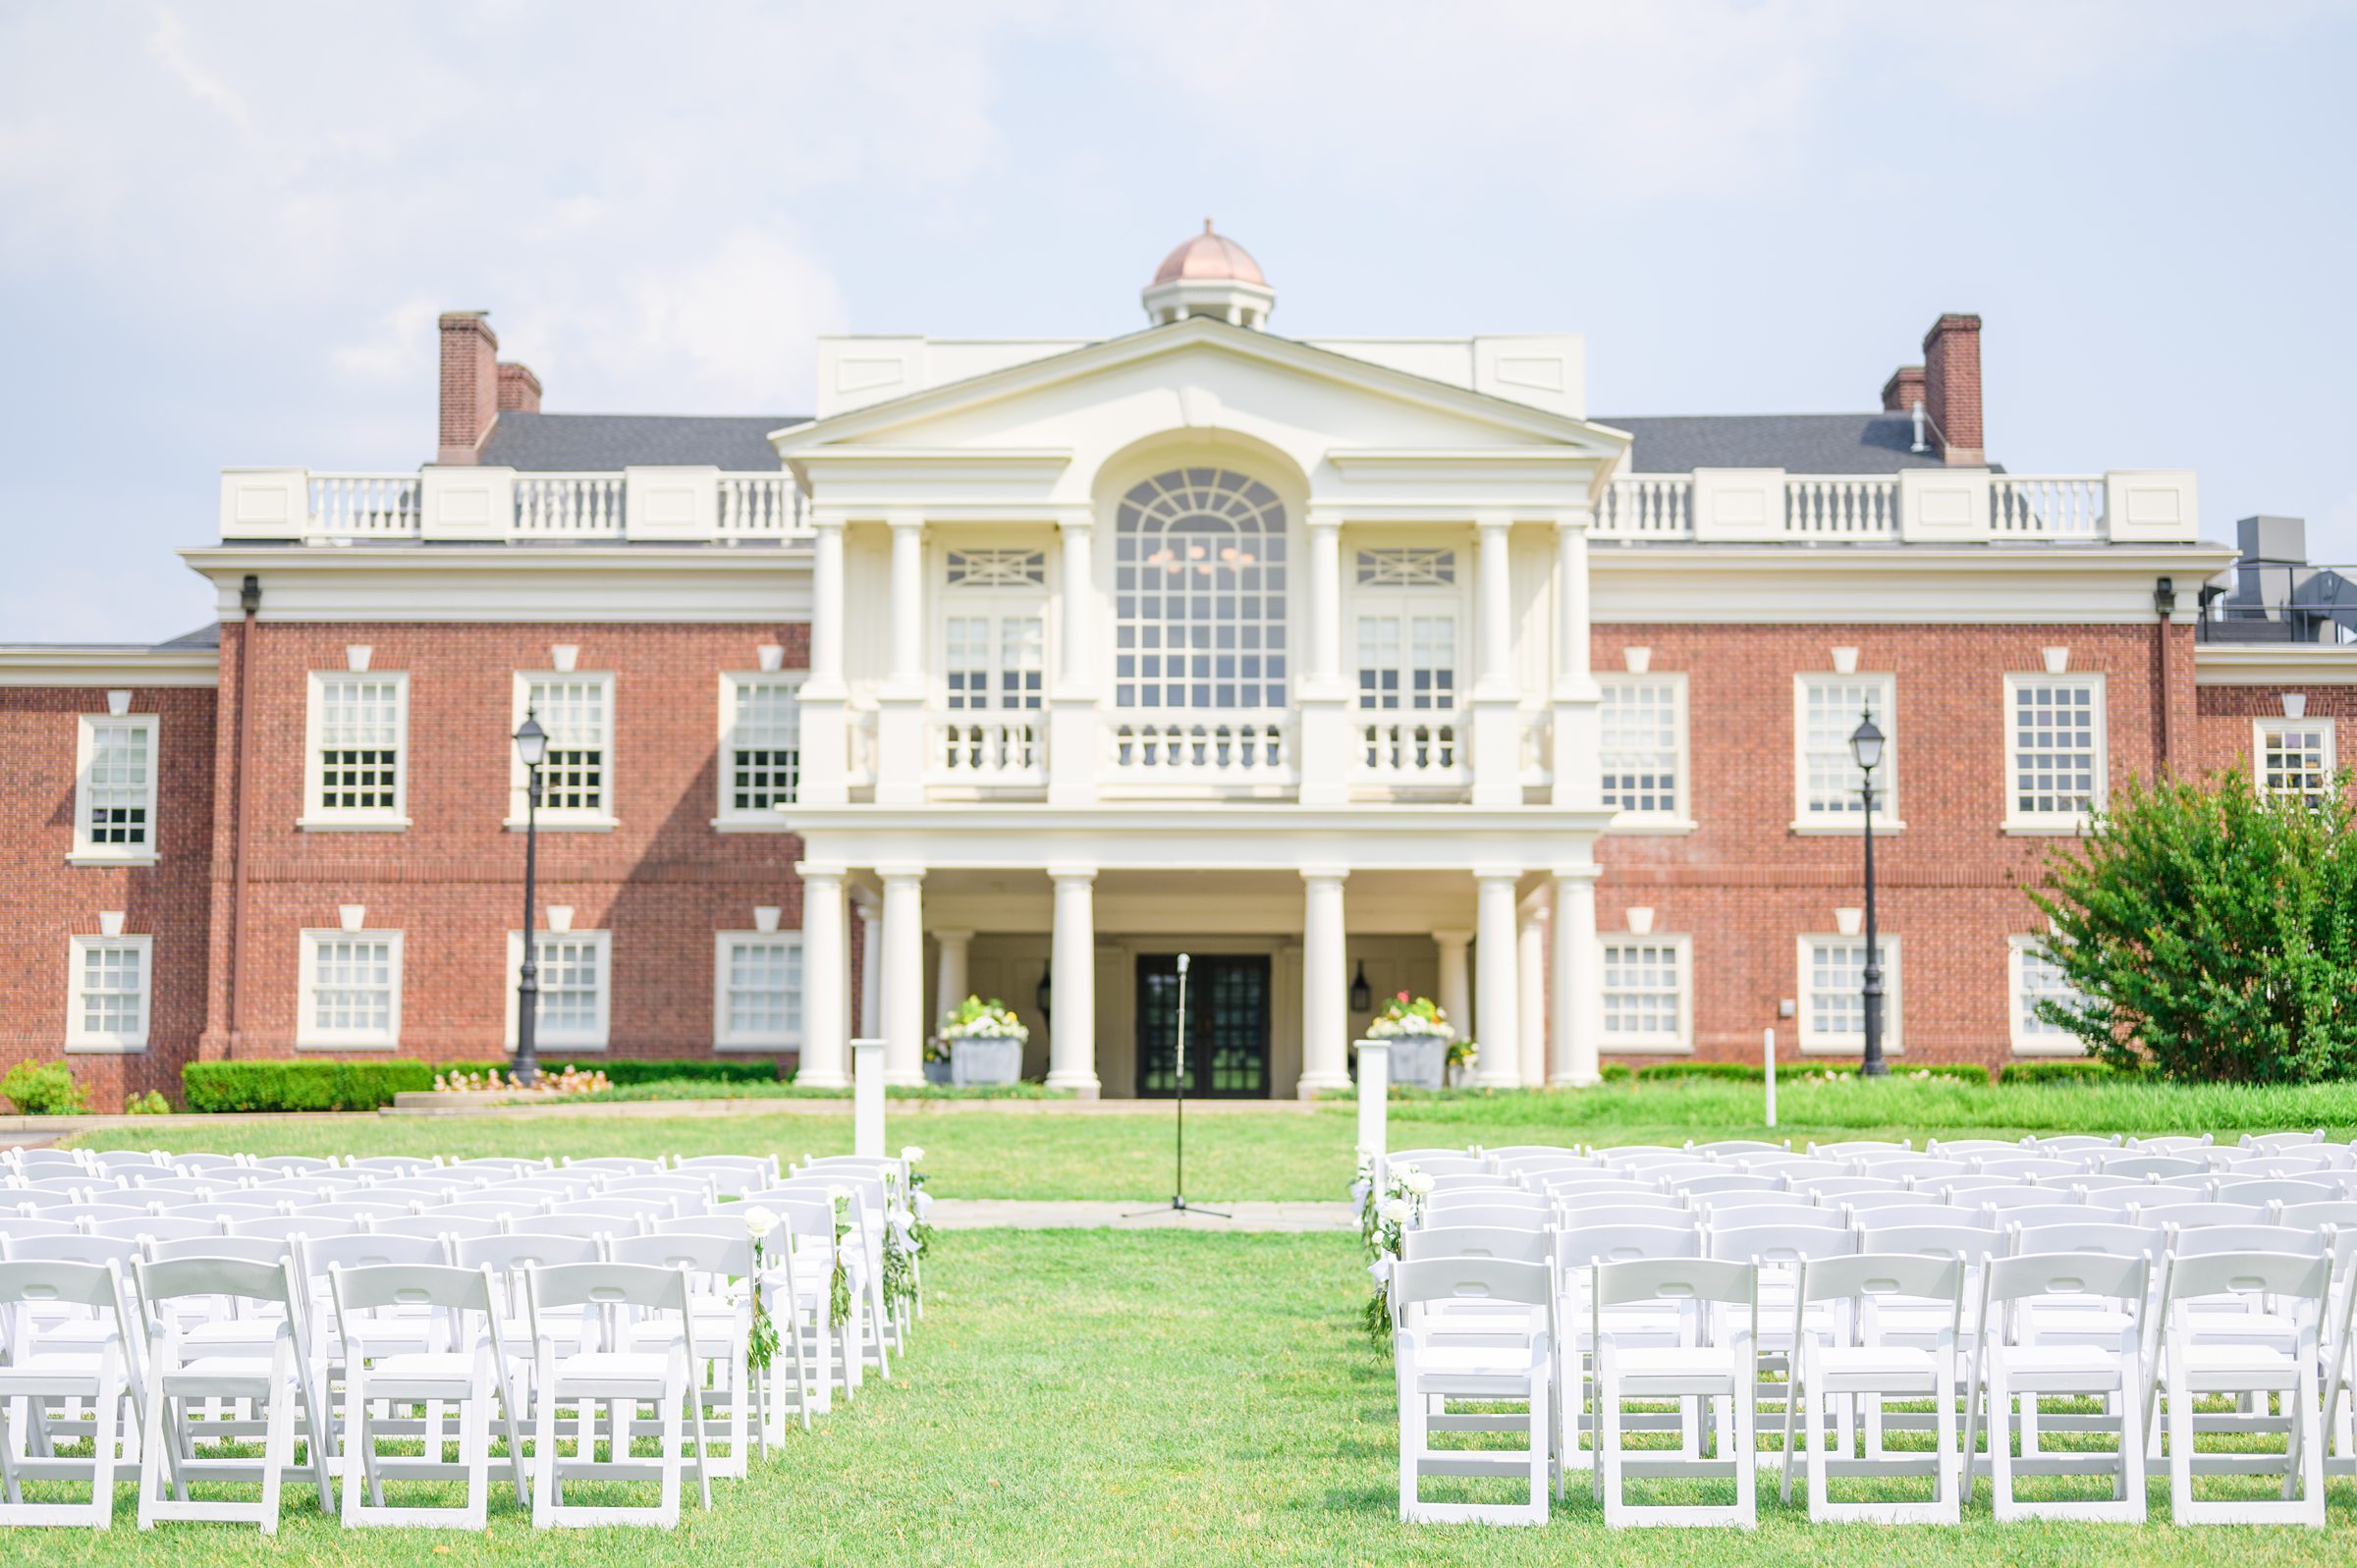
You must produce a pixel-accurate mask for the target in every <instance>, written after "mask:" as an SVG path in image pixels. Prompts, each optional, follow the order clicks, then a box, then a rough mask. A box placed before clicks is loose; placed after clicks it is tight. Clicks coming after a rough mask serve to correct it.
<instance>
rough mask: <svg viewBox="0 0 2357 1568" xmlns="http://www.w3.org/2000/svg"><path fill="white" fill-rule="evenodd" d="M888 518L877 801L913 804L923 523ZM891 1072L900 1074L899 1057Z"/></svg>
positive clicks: (921, 692)
mask: <svg viewBox="0 0 2357 1568" xmlns="http://www.w3.org/2000/svg"><path fill="white" fill-rule="evenodd" d="M890 521H891V525H892V616H891V621H892V673H891V675H890V676H888V677H887V678H886V679H885V682H884V685H883V689H882V690H881V691H879V692H878V693H877V695H876V804H878V805H880V806H914V805H921V804H922V803H923V802H924V798H925V684H926V683H925V521H924V518H922V517H921V516H911V515H909V514H904V513H903V514H895V515H894V516H893V517H892V518H891V519H890ZM890 1070H891V1071H892V1072H894V1073H896V1074H897V1073H899V1072H900V1070H901V1063H900V1060H899V1058H898V1057H897V1056H896V1057H894V1058H893V1062H892V1066H891V1069H890ZM895 1081H898V1080H897V1079H896V1080H895Z"/></svg>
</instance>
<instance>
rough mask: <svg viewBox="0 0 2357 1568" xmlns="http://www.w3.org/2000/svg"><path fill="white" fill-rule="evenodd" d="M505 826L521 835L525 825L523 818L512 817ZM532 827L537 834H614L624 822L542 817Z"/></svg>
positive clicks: (584, 818)
mask: <svg viewBox="0 0 2357 1568" xmlns="http://www.w3.org/2000/svg"><path fill="white" fill-rule="evenodd" d="M503 826H505V827H506V829H507V830H508V832H510V833H521V832H523V831H524V827H525V823H524V820H523V819H522V818H521V817H510V818H509V819H508V820H507V822H506V823H505V824H503ZM530 826H531V827H532V830H533V831H534V832H536V833H612V832H613V831H614V830H615V829H617V828H619V827H621V826H622V822H621V820H620V819H619V818H615V817H542V818H541V819H540V820H539V821H538V822H536V823H533V824H531V825H530Z"/></svg>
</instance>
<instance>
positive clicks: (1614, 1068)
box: [1596, 1061, 1637, 1083]
mask: <svg viewBox="0 0 2357 1568" xmlns="http://www.w3.org/2000/svg"><path fill="white" fill-rule="evenodd" d="M1596 1071H1597V1076H1599V1077H1601V1078H1602V1079H1603V1080H1604V1081H1605V1082H1606V1083H1633V1082H1635V1081H1636V1076H1637V1071H1636V1069H1635V1068H1634V1067H1631V1066H1630V1065H1629V1064H1628V1063H1627V1062H1625V1061H1608V1062H1606V1063H1605V1064H1604V1065H1603V1066H1601V1067H1599V1068H1597V1069H1596Z"/></svg>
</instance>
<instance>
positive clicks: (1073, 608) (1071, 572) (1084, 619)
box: [1057, 513, 1097, 691]
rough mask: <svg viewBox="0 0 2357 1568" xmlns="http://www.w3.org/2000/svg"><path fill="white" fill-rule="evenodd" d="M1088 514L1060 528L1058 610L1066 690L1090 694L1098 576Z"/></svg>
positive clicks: (1060, 663) (1094, 675)
mask: <svg viewBox="0 0 2357 1568" xmlns="http://www.w3.org/2000/svg"><path fill="white" fill-rule="evenodd" d="M1093 531H1094V530H1093V528H1092V526H1091V519H1090V518H1089V516H1088V514H1086V513H1082V514H1079V515H1077V516H1067V517H1065V518H1064V519H1062V521H1061V522H1060V523H1059V524H1058V526H1057V536H1058V538H1059V539H1060V540H1061V541H1062V542H1063V547H1064V571H1063V574H1062V576H1061V577H1060V578H1059V583H1060V587H1059V590H1058V604H1057V609H1058V611H1059V612H1060V613H1061V616H1062V622H1063V646H1062V647H1061V649H1060V650H1059V651H1060V653H1061V655H1062V657H1061V658H1060V659H1059V660H1058V661H1057V663H1058V667H1059V670H1060V672H1061V674H1062V676H1063V680H1064V684H1065V686H1066V687H1067V688H1068V689H1069V690H1074V691H1086V690H1091V689H1093V688H1094V687H1095V685H1096V683H1097V673H1096V669H1095V666H1094V663H1093V661H1094V660H1095V658H1096V646H1097V639H1096V613H1095V612H1096V607H1097V581H1096V574H1095V572H1094V570H1093V569H1092V568H1091V566H1090V554H1091V552H1090V550H1089V539H1090V536H1091V534H1092V533H1093Z"/></svg>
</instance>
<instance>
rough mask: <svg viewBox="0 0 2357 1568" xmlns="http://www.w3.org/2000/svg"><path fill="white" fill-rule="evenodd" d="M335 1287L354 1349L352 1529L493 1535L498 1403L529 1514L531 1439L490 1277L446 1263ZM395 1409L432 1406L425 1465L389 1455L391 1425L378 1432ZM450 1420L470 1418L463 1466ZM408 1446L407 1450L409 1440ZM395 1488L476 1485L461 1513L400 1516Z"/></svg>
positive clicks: (339, 1318) (349, 1410)
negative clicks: (391, 1498)
mask: <svg viewBox="0 0 2357 1568" xmlns="http://www.w3.org/2000/svg"><path fill="white" fill-rule="evenodd" d="M327 1280H328V1295H329V1298H330V1300H331V1301H332V1302H333V1304H334V1309H335V1321H336V1332H337V1337H338V1338H339V1339H340V1340H341V1341H342V1343H343V1346H344V1444H345V1462H344V1515H343V1518H344V1525H345V1528H347V1529H355V1528H357V1527H359V1526H362V1525H423V1526H441V1527H445V1528H449V1529H454V1530H480V1529H482V1528H483V1525H484V1519H485V1515H486V1513H487V1511H488V1507H489V1503H490V1493H491V1414H492V1407H493V1405H494V1404H495V1403H496V1404H497V1406H498V1409H499V1413H500V1418H501V1420H502V1422H503V1423H504V1424H505V1428H506V1436H507V1439H508V1468H509V1470H510V1472H511V1474H512V1476H513V1479H514V1481H515V1484H516V1503H517V1506H518V1507H528V1506H529V1505H530V1496H529V1493H528V1492H527V1490H526V1488H525V1484H524V1458H523V1435H522V1433H521V1430H520V1429H519V1428H518V1426H517V1409H518V1407H517V1403H516V1399H515V1395H514V1390H513V1388H512V1387H511V1386H510V1384H509V1381H508V1358H507V1353H506V1348H505V1346H504V1345H502V1343H501V1342H500V1337H499V1318H500V1308H501V1303H500V1300H499V1297H498V1295H497V1294H496V1293H495V1292H494V1290H493V1287H492V1283H491V1275H490V1271H488V1270H482V1269H455V1268H451V1267H448V1266H446V1265H439V1264H437V1265H431V1266H425V1265H414V1264H411V1265H398V1266H396V1265H375V1266H364V1267H361V1268H356V1269H346V1268H344V1267H343V1266H342V1265H340V1264H331V1265H329V1266H328V1271H327ZM421 1316H423V1317H427V1318H428V1319H429V1320H431V1321H432V1323H433V1328H434V1331H433V1332H432V1333H431V1334H430V1335H428V1336H427V1337H426V1339H425V1340H424V1342H423V1344H422V1345H421V1344H420V1342H419V1337H418V1335H417V1333H416V1323H417V1320H418V1319H419V1318H420V1317H421ZM388 1329H389V1330H390V1331H389V1332H387V1331H386V1330H388ZM385 1404H389V1405H392V1406H396V1407H399V1406H407V1405H411V1404H419V1405H422V1406H423V1407H424V1409H425V1412H426V1416H425V1421H424V1424H423V1426H422V1427H421V1428H419V1429H418V1430H417V1435H418V1437H420V1438H421V1439H422V1440H423V1444H424V1448H423V1453H422V1455H421V1456H418V1457H412V1456H410V1455H407V1454H386V1453H381V1452H379V1451H378V1447H377V1444H378V1443H379V1442H380V1441H382V1440H383V1437H384V1433H382V1432H380V1430H379V1429H380V1428H381V1427H382V1426H383V1425H384V1424H382V1423H375V1424H372V1423H371V1420H370V1411H371V1410H372V1409H373V1408H375V1407H377V1406H379V1405H385ZM446 1411H455V1412H456V1414H457V1417H458V1445H459V1456H458V1462H457V1463H456V1464H452V1463H449V1462H448V1461H446V1460H445V1459H444V1458H443V1444H444V1443H445V1441H446V1440H447V1439H446V1438H445V1437H444V1435H443V1433H444V1430H445V1428H444V1423H443V1419H442V1418H443V1415H444V1413H445V1412H446ZM398 1435H399V1436H400V1437H402V1438H403V1439H404V1440H405V1441H406V1440H407V1439H408V1436H409V1433H407V1432H406V1431H405V1432H403V1433H399V1434H398ZM387 1481H464V1482H465V1483H466V1501H465V1502H464V1503H463V1504H462V1505H460V1506H459V1507H456V1508H452V1507H447V1506H443V1507H431V1506H417V1505H392V1506H388V1505H387V1504H386V1502H385V1490H384V1484H385V1483H386V1482H387Z"/></svg>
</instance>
